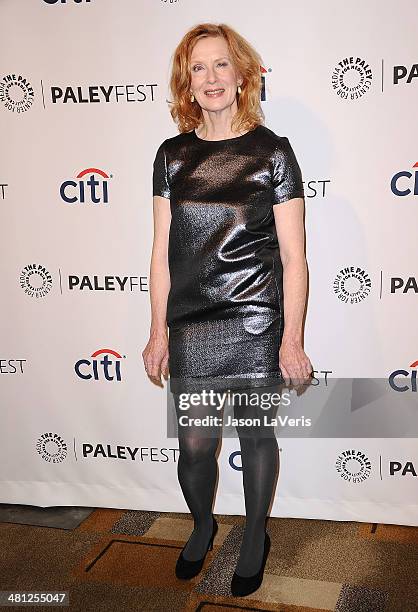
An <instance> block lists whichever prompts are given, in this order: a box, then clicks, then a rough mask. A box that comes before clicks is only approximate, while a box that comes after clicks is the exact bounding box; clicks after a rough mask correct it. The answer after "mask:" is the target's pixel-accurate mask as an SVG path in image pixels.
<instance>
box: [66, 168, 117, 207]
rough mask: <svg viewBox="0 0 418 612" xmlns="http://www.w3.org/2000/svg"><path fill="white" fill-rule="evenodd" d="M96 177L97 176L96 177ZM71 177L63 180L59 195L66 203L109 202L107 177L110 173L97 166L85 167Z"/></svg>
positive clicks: (109, 176) (108, 177)
mask: <svg viewBox="0 0 418 612" xmlns="http://www.w3.org/2000/svg"><path fill="white" fill-rule="evenodd" d="M96 177H97V178H96ZM75 178H76V179H77V180H76V181H74V180H72V179H70V180H68V181H64V182H63V183H62V185H61V187H60V196H61V198H62V200H63V201H64V202H66V203H67V204H77V203H78V204H109V190H108V179H110V178H112V175H111V174H110V175H109V174H107V173H106V172H104V171H103V170H100V169H99V168H86V169H85V170H82V171H81V172H80V173H79V174H77V176H76V177H75Z"/></svg>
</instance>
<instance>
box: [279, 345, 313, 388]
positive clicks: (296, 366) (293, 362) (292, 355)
mask: <svg viewBox="0 0 418 612" xmlns="http://www.w3.org/2000/svg"><path fill="white" fill-rule="evenodd" d="M279 367H280V369H281V371H282V374H283V377H284V379H285V382H286V385H287V386H289V384H290V382H291V383H292V385H294V386H298V385H301V384H305V385H306V384H308V382H309V380H310V379H311V375H312V364H311V362H310V360H309V357H308V356H307V355H306V353H305V351H304V350H303V347H302V345H301V344H300V343H299V342H292V341H289V340H284V341H282V344H281V346H280V351H279Z"/></svg>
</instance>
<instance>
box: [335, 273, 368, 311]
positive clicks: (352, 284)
mask: <svg viewBox="0 0 418 612" xmlns="http://www.w3.org/2000/svg"><path fill="white" fill-rule="evenodd" d="M333 287H334V293H335V294H336V296H337V297H338V299H339V300H341V301H342V302H346V303H349V304H356V303H358V302H361V301H362V300H364V299H365V298H366V297H367V296H368V295H369V293H370V291H371V287H372V281H371V280H370V276H369V275H368V274H367V272H366V271H365V270H363V269H362V268H358V267H357V268H355V267H354V266H350V267H348V268H343V269H342V270H340V271H339V272H338V274H337V276H336V277H335V279H334V284H333Z"/></svg>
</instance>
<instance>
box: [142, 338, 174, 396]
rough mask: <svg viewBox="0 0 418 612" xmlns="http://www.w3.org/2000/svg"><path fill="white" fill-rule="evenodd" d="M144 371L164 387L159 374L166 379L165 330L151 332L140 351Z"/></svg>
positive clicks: (166, 346) (166, 343)
mask: <svg viewBox="0 0 418 612" xmlns="http://www.w3.org/2000/svg"><path fill="white" fill-rule="evenodd" d="M142 358H143V360H144V367H145V371H146V373H147V374H148V377H149V378H150V379H151V380H152V381H153V382H155V383H156V384H157V385H158V386H159V387H164V384H163V383H162V381H161V374H162V375H163V376H164V378H165V380H167V379H168V373H169V372H168V336H167V332H165V331H158V332H155V331H153V332H151V333H150V337H149V340H148V342H147V345H146V347H145V348H144V350H143V351H142Z"/></svg>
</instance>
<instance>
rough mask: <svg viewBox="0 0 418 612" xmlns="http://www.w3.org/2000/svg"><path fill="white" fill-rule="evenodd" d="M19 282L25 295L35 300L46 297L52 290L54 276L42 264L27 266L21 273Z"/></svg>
mask: <svg viewBox="0 0 418 612" xmlns="http://www.w3.org/2000/svg"><path fill="white" fill-rule="evenodd" d="M19 281H20V286H21V287H22V289H23V290H24V291H25V293H27V294H28V295H30V296H31V297H35V298H40V297H44V296H45V295H47V294H48V293H49V292H50V291H51V288H52V276H51V274H50V273H49V272H48V270H47V269H46V268H45V267H44V266H42V265H41V264H29V265H27V266H25V267H24V268H23V270H22V272H21V273H20V277H19Z"/></svg>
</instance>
